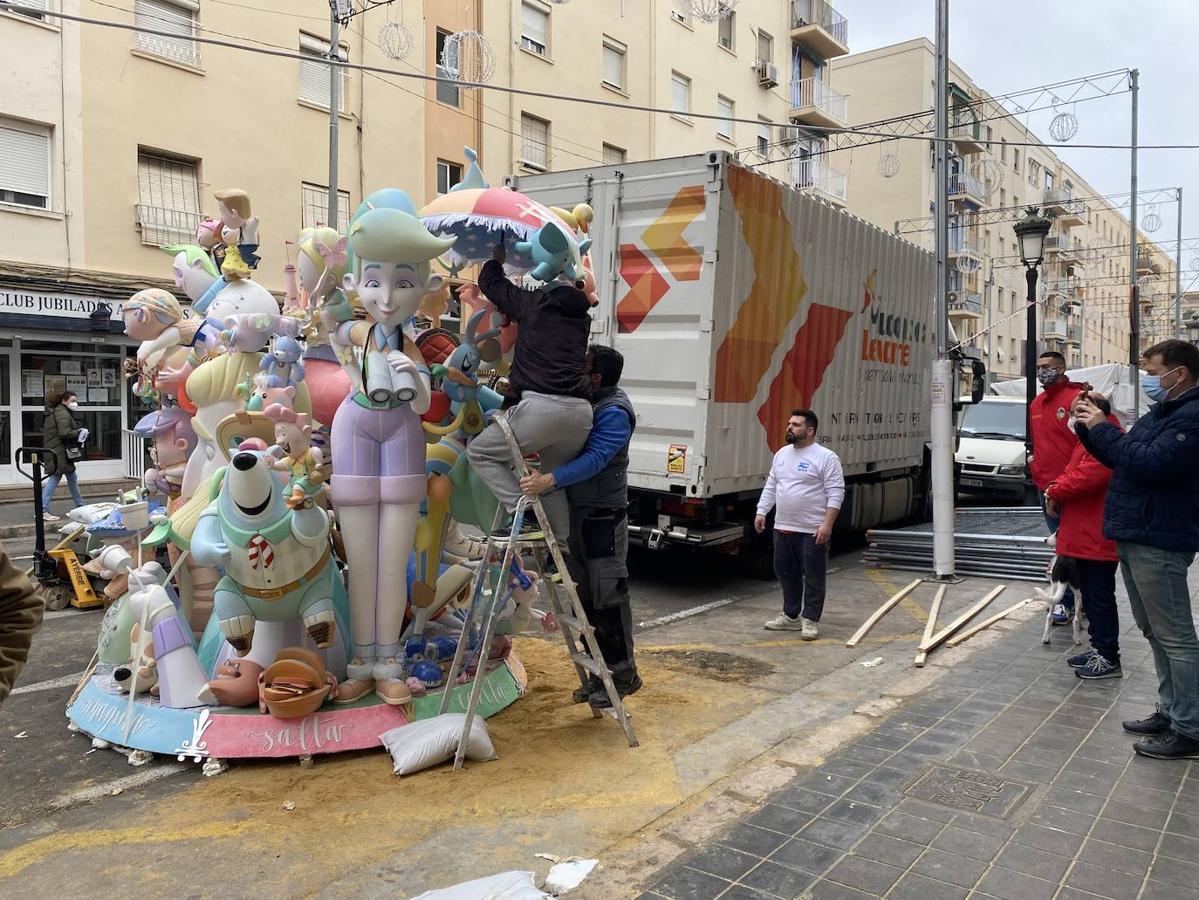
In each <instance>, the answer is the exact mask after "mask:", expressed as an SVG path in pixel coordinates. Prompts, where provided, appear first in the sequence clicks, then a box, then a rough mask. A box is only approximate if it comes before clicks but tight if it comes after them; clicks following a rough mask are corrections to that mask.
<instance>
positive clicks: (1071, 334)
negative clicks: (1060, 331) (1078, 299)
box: [1066, 322, 1082, 347]
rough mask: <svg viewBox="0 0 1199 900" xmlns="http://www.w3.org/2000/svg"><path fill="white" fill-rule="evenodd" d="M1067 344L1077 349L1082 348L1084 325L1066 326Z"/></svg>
mask: <svg viewBox="0 0 1199 900" xmlns="http://www.w3.org/2000/svg"><path fill="white" fill-rule="evenodd" d="M1066 343H1067V344H1073V345H1074V346H1076V347H1081V346H1082V323H1081V322H1080V323H1078V324H1077V325H1067V326H1066Z"/></svg>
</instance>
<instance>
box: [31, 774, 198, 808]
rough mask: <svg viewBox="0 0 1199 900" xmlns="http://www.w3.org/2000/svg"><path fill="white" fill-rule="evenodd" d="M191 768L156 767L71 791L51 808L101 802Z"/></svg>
mask: <svg viewBox="0 0 1199 900" xmlns="http://www.w3.org/2000/svg"><path fill="white" fill-rule="evenodd" d="M189 768H190V766H187V765H183V764H181V763H168V764H164V765H161V766H156V767H154V768H153V769H147V770H146V771H144V772H136V773H134V774H133V775H126V776H125V777H124V778H114V779H113V780H112V781H106V782H104V783H103V784H93V785H91V786H89V787H85V788H80V789H79V790H77V791H71V792H70V793H69V794H59V795H58V796H57V797H55V798H54V799H53V800H51V801H50V808H51V809H56V810H57V809H66V808H68V807H70V806H78V805H79V804H80V803H88V802H90V801H92V800H99V799H100V798H101V797H109V796H112V795H113V791H116V792H117V793H122V792H124V791H127V790H130V789H132V788H137V787H141V786H142V785H144V784H149V783H150V782H152V781H158V779H160V778H166V777H167V776H168V775H177V774H179V773H180V772H185V771H187V770H188V769H189Z"/></svg>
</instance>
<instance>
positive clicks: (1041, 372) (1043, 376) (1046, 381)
mask: <svg viewBox="0 0 1199 900" xmlns="http://www.w3.org/2000/svg"><path fill="white" fill-rule="evenodd" d="M1037 381H1039V382H1041V387H1049V385H1051V384H1053V383H1054V382H1055V381H1057V372H1056V371H1055V370H1054V369H1037Z"/></svg>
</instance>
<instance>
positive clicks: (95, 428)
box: [0, 342, 128, 462]
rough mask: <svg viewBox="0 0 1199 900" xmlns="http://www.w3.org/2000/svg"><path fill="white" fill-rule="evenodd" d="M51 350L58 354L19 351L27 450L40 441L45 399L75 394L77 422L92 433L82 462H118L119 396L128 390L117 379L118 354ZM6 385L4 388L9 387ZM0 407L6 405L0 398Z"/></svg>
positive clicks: (88, 348) (85, 347)
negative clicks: (77, 407) (62, 394)
mask: <svg viewBox="0 0 1199 900" xmlns="http://www.w3.org/2000/svg"><path fill="white" fill-rule="evenodd" d="M31 343H33V342H31ZM42 343H44V342H42ZM53 346H54V348H55V350H56V351H59V352H56V353H43V352H37V351H36V350H34V351H33V352H30V351H29V350H28V348H24V347H23V348H22V352H21V357H20V359H21V371H20V391H21V429H22V434H23V439H24V442H25V444H27V445H29V446H36V445H37V444H38V443H39V442H40V441H41V439H42V429H43V426H44V420H45V411H46V398H47V397H48V396H49V395H51V394H56V393H57V394H61V393H63V392H64V391H74V392H75V394H76V395H77V396H78V398H79V409H78V410H77V411H76V412H75V413H74V415H75V419H76V420H77V421H78V422H79V423H80V424H81V425H82V426H83V427H84V428H86V429H87V430H88V431H89V432H90V435H89V437H88V440H87V444H86V445H85V447H84V458H83V461H84V462H90V461H101V460H119V459H120V458H121V430H122V427H123V423H122V416H121V409H122V405H123V404H122V398H121V393H122V392H123V391H125V390H127V389H128V388H127V386H126V384H125V381H124V379H123V378H122V377H121V371H120V368H121V358H122V353H121V348H119V347H99V346H97V345H95V344H67V345H63V344H61V343H59V344H54V345H53ZM63 351H65V352H63ZM4 384H5V388H7V381H5V383H4ZM0 405H4V403H3V399H2V394H0Z"/></svg>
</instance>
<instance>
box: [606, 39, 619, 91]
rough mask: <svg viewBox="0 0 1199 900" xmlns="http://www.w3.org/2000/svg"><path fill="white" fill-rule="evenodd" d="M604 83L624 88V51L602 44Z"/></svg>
mask: <svg viewBox="0 0 1199 900" xmlns="http://www.w3.org/2000/svg"><path fill="white" fill-rule="evenodd" d="M604 81H606V82H608V84H610V85H613V86H614V87H624V51H623V50H618V49H617V48H616V47H613V46H611V45H610V44H604Z"/></svg>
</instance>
